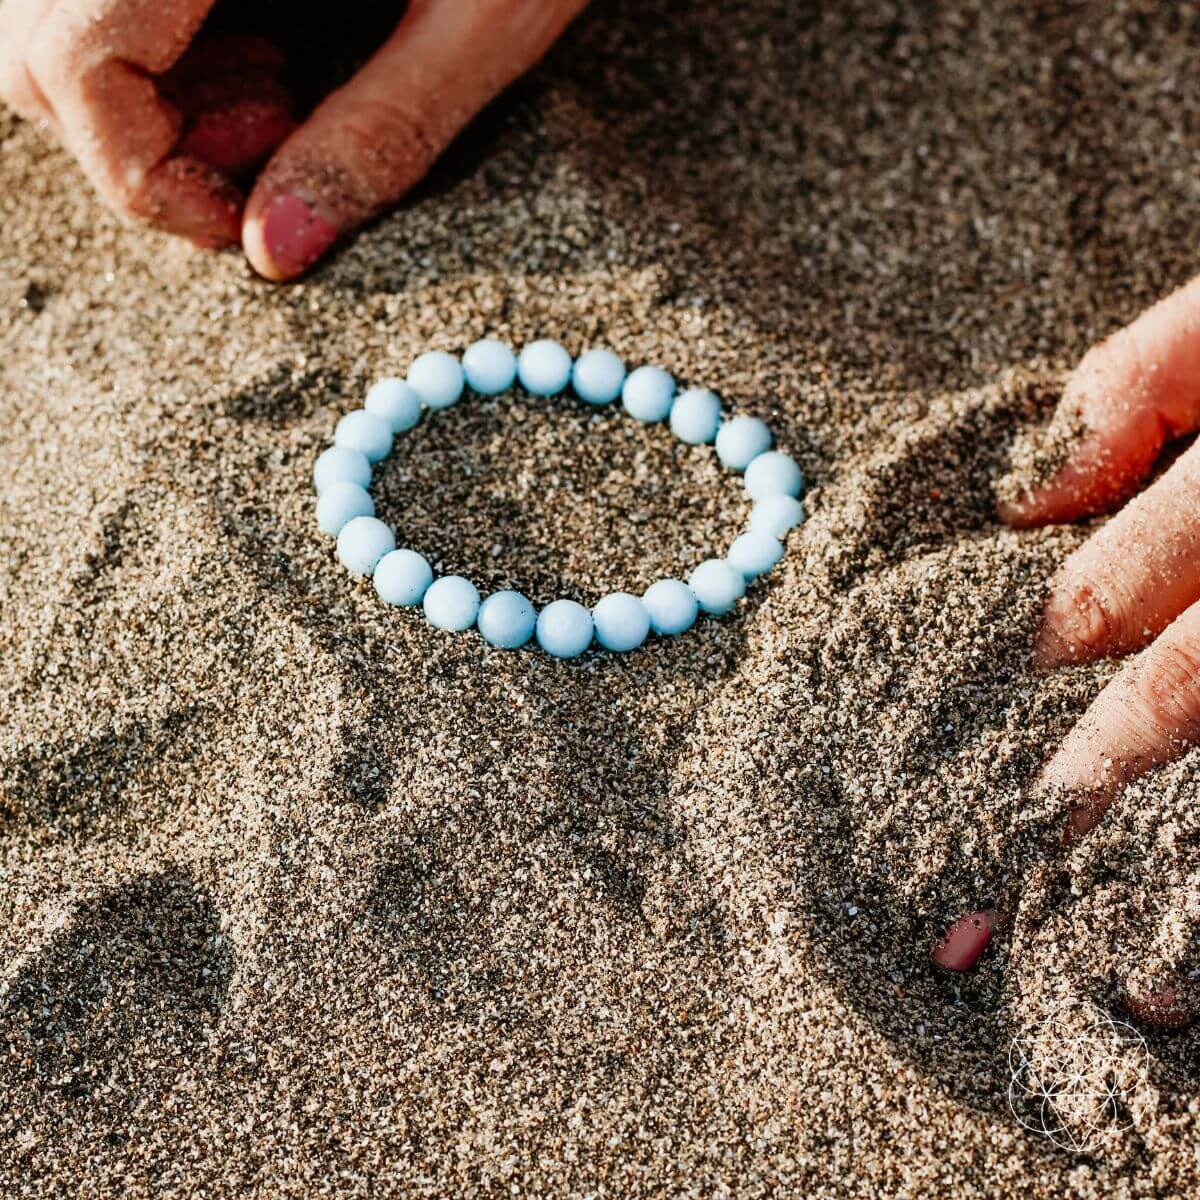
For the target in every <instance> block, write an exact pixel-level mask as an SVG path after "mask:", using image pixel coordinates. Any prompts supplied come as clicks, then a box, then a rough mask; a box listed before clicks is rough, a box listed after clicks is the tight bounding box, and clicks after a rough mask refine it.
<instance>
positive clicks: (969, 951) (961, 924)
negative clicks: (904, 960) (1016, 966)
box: [930, 908, 996, 973]
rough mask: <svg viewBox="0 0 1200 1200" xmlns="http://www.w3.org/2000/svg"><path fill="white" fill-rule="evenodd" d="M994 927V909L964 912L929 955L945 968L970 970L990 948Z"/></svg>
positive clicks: (960, 970) (959, 970) (936, 943)
mask: <svg viewBox="0 0 1200 1200" xmlns="http://www.w3.org/2000/svg"><path fill="white" fill-rule="evenodd" d="M995 928H996V912H995V909H991V908H981V909H977V910H976V911H974V912H969V913H964V914H963V915H962V916H961V917H959V918H958V920H957V921H955V922H954V923H953V924H951V925H950V926H948V927H947V929H946V931H945V932H944V933H943V934H942V936H941V937H940V938H938V940H937V941H936V942H934V944H933V948H932V949H931V950H930V958H932V959H933V961H934V963H935V964H936V965H937V966H939V967H941V968H942V969H943V970H944V971H954V972H956V973H957V972H962V971H969V970H970V969H971V968H972V967H973V966H974V965H975V964H976V963H977V962H978V961H979V959H980V957H981V956H982V955H983V952H984V951H985V950H986V949H987V946H988V943H989V942H990V941H991V940H992V933H993V931H994V930H995Z"/></svg>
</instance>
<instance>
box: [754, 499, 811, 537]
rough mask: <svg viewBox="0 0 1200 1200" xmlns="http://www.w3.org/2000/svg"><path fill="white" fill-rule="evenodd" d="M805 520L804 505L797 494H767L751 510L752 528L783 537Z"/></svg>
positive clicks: (756, 531) (755, 530)
mask: <svg viewBox="0 0 1200 1200" xmlns="http://www.w3.org/2000/svg"><path fill="white" fill-rule="evenodd" d="M803 520H804V505H803V504H801V503H800V501H799V500H797V499H796V497H795V496H766V497H764V498H763V499H762V500H760V501H759V502H758V503H757V504H756V505H755V506H754V507H753V508H752V509H751V510H750V528H751V529H752V530H753V531H754V532H755V533H769V534H770V535H771V536H772V537H777V538H781V537H783V535H784V534H785V533H787V532H788V531H789V530H792V529H795V528H796V526H797V525H799V524H800V522H801V521H803Z"/></svg>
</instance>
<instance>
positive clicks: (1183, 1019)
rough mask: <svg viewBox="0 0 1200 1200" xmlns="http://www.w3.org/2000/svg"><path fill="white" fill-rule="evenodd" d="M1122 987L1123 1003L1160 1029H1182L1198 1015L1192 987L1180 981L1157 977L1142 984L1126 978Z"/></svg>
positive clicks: (1148, 1023)
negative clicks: (1142, 985) (1148, 982)
mask: <svg viewBox="0 0 1200 1200" xmlns="http://www.w3.org/2000/svg"><path fill="white" fill-rule="evenodd" d="M1121 991H1122V1001H1123V1003H1124V1005H1125V1007H1126V1008H1127V1009H1128V1010H1129V1011H1130V1012H1131V1013H1132V1014H1133V1015H1134V1016H1135V1017H1137V1019H1138V1020H1139V1021H1145V1022H1146V1024H1147V1025H1154V1026H1156V1027H1157V1028H1159V1029H1183V1028H1184V1027H1185V1026H1187V1025H1191V1024H1192V1022H1193V1021H1195V1019H1196V1017H1197V1015H1198V1007H1197V1003H1196V992H1195V987H1194V986H1191V985H1189V984H1188V983H1186V982H1183V981H1180V982H1174V981H1171V980H1159V981H1158V982H1157V983H1155V984H1152V985H1151V986H1150V987H1142V988H1136V987H1134V986H1133V985H1131V984H1130V983H1129V982H1126V983H1125V984H1124V985H1123V986H1122V989H1121Z"/></svg>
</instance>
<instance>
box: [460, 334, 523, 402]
mask: <svg viewBox="0 0 1200 1200" xmlns="http://www.w3.org/2000/svg"><path fill="white" fill-rule="evenodd" d="M462 365H463V374H464V375H465V376H466V377H467V386H468V387H469V388H470V389H471V390H472V391H474V392H478V393H479V394H480V395H481V396H498V395H499V394H500V393H501V392H507V391H508V389H509V388H510V387H512V385H513V380H514V379H516V377H517V358H516V355H515V354H513V352H512V351H511V350H510V349H509V348H508V347H507V346H506V345H505V344H504V343H503V342H500V341H497V340H496V339H495V338H482V339H480V340H479V341H478V342H475V343H474V344H473V345H471V346H469V347H467V352H466V354H464V355H463V361H462Z"/></svg>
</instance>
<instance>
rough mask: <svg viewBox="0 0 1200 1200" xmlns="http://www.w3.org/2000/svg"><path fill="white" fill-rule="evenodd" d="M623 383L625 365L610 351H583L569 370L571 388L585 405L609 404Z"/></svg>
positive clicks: (616, 395)
mask: <svg viewBox="0 0 1200 1200" xmlns="http://www.w3.org/2000/svg"><path fill="white" fill-rule="evenodd" d="M624 382H625V364H624V362H622V361H621V359H620V358H619V357H618V356H617V355H615V354H614V353H613V352H612V351H611V350H585V351H584V352H583V353H582V354H581V355H580V356H579V357H578V358H577V359H576V360H575V366H574V367H572V368H571V386H572V387H573V388H574V389H575V395H577V396H578V397H579V398H580V400H583V401H584V402H586V403H587V404H595V405H597V406H599V405H601V404H611V403H612V402H613V401H614V400H615V399H616V398H617V397H618V396H619V395H620V394H621V385H622V384H623V383H624Z"/></svg>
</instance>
